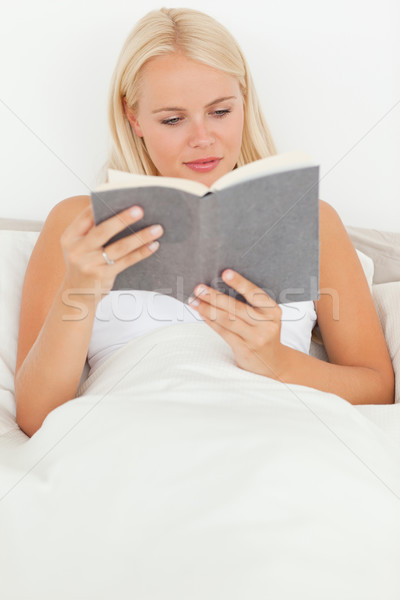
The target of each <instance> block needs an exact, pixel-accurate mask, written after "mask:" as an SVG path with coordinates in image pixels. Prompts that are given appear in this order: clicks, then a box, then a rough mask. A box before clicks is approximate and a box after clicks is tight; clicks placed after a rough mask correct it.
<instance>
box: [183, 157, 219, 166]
mask: <svg viewBox="0 0 400 600" xmlns="http://www.w3.org/2000/svg"><path fill="white" fill-rule="evenodd" d="M215 160H221V159H220V158H219V157H218V156H208V157H207V158H198V159H197V160H190V161H188V162H186V163H185V165H202V164H205V163H209V162H214V161H215Z"/></svg>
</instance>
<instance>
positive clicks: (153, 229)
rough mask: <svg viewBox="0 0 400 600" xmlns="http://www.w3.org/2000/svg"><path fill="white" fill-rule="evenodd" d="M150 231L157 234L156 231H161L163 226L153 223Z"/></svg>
mask: <svg viewBox="0 0 400 600" xmlns="http://www.w3.org/2000/svg"><path fill="white" fill-rule="evenodd" d="M150 231H151V233H152V235H157V234H158V233H162V231H163V228H162V227H161V225H153V227H152V228H151V229H150Z"/></svg>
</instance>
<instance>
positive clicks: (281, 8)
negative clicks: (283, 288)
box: [0, 0, 400, 231]
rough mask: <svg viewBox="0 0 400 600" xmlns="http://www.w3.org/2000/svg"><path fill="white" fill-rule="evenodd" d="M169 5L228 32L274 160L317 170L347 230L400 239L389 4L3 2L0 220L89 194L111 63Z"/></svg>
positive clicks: (386, 0)
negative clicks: (297, 161)
mask: <svg viewBox="0 0 400 600" xmlns="http://www.w3.org/2000/svg"><path fill="white" fill-rule="evenodd" d="M164 5H166V6H181V5H184V6H188V7H192V8H200V9H201V10H203V11H204V12H207V13H209V14H210V15H212V16H214V17H215V18H217V19H218V20H220V21H221V22H222V23H223V24H224V25H225V26H227V27H228V29H230V31H231V32H232V33H233V34H234V35H235V37H236V38H237V40H238V41H239V44H240V45H241V47H242V49H243V51H244V52H245V54H246V56H247V58H248V61H249V64H250V66H251V69H252V73H253V77H254V79H255V82H256V86H257V89H258V92H259V95H260V98H261V101H262V105H263V108H264V113H265V116H266V118H267V121H268V123H269V126H270V129H271V131H272V135H273V137H274V139H275V142H276V145H277V148H278V151H279V152H286V151H289V150H295V149H301V150H304V151H306V152H308V153H309V154H310V155H311V156H312V157H313V158H314V159H315V160H316V161H318V162H319V164H320V165H321V171H320V174H321V181H320V193H319V196H320V198H322V199H324V200H326V201H328V202H329V203H331V204H332V205H333V206H334V207H335V208H336V210H337V211H338V212H339V214H340V216H341V218H342V220H343V221H344V223H345V224H346V225H354V226H359V227H373V228H377V229H384V230H388V231H394V230H396V231H400V219H399V216H398V215H399V211H398V208H397V205H398V204H399V201H400V183H399V173H400V72H399V57H400V42H399V36H398V31H399V29H400V3H399V2H398V0H381V1H380V2H377V1H376V2H371V1H369V0H367V1H362V0H335V2H321V1H318V0H303V1H302V2H299V1H298V0H280V1H278V0H271V1H269V2H268V1H264V2H256V1H255V0H246V1H242V2H240V3H233V2H231V1H229V2H227V1H226V0H224V1H222V2H219V3H217V2H215V0H214V1H209V0H204V1H203V2H202V3H201V6H200V5H199V3H198V2H194V1H191V0H185V2H184V3H182V4H181V3H180V2H179V3H172V4H164V3H163V1H162V0H161V1H157V2H154V1H151V0H150V1H148V2H146V3H145V8H143V4H142V3H139V2H133V1H132V0H131V1H129V2H128V1H126V0H113V1H112V2H111V1H110V0H90V1H86V2H84V1H82V0H58V1H57V2H54V0H36V1H35V2H31V1H29V0H19V1H18V2H11V1H6V2H4V0H3V2H2V18H1V21H0V52H1V56H2V63H3V68H2V75H1V83H0V123H1V137H0V161H1V165H2V201H1V211H0V217H14V218H28V219H45V217H46V216H47V214H48V212H49V211H50V209H51V208H52V206H54V205H55V204H56V203H57V202H59V201H60V200H62V199H63V198H66V197H68V196H74V195H77V194H89V193H90V189H91V188H92V187H94V186H95V183H96V177H97V175H98V171H99V169H100V167H101V166H102V164H103V162H104V161H105V160H106V156H107V153H106V150H107V135H108V134H107V122H106V96H107V91H108V85H109V80H110V77H111V73H112V70H113V67H114V64H115V61H116V59H117V56H118V54H119V51H120V49H121V46H122V44H123V42H124V40H125V38H126V36H127V34H128V33H129V31H130V30H131V29H132V27H133V25H134V23H135V22H136V21H137V20H138V19H139V18H141V17H142V16H143V15H144V14H145V13H147V12H148V11H149V10H151V9H154V8H161V7H162V6H164Z"/></svg>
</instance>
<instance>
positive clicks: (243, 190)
mask: <svg viewBox="0 0 400 600" xmlns="http://www.w3.org/2000/svg"><path fill="white" fill-rule="evenodd" d="M318 181H319V167H318V166H308V167H303V168H298V169H292V170H289V171H284V172H279V173H272V174H271V173H270V174H267V175H260V176H259V177H256V178H254V179H250V180H247V181H243V182H240V183H237V184H235V185H231V186H229V187H227V188H224V189H222V190H214V191H210V192H209V193H207V194H205V195H204V196H197V195H194V194H191V193H188V192H186V191H182V190H177V189H171V188H168V187H162V186H157V187H153V186H151V187H141V188H138V187H129V188H119V189H118V188H116V189H111V190H106V191H94V192H92V194H91V201H92V207H93V213H94V219H95V223H96V225H97V224H99V223H101V222H102V221H104V220H105V219H107V218H109V217H111V216H113V215H115V214H117V213H119V212H120V211H122V210H124V209H126V208H129V207H130V206H133V205H136V204H137V205H139V206H141V207H142V208H143V212H144V216H143V218H142V219H140V220H139V221H137V222H136V223H134V224H133V225H130V226H129V227H127V228H126V229H124V230H123V231H121V232H120V233H119V234H118V235H116V236H114V237H113V238H111V239H110V240H109V242H108V243H107V244H106V246H105V247H107V245H109V244H110V243H112V242H114V241H116V240H118V239H121V238H122V237H125V236H126V235H130V234H132V233H135V232H137V231H140V230H141V229H143V228H144V227H147V226H149V225H153V224H156V223H160V224H161V225H162V226H163V228H164V234H163V235H162V237H161V238H159V242H160V247H159V248H158V250H156V251H155V253H154V254H152V255H151V256H149V257H148V258H145V259H144V260H142V261H140V262H138V263H136V264H135V265H132V266H131V267H128V268H127V269H125V271H122V272H121V273H119V275H117V277H116V279H115V282H114V286H113V288H112V289H113V290H123V289H130V290H148V291H154V292H157V293H160V294H166V295H170V296H173V297H174V298H176V299H177V300H179V301H181V302H187V299H188V297H189V296H190V295H192V294H193V290H194V288H195V286H196V285H197V284H199V283H205V284H206V285H208V286H211V287H213V288H215V289H217V290H218V291H220V292H223V293H225V294H228V295H230V296H233V297H234V298H237V299H238V300H241V301H242V302H246V300H245V298H244V297H243V296H242V295H241V294H239V293H238V292H236V291H235V290H233V288H231V287H230V286H228V285H227V284H225V282H224V281H223V280H222V278H221V273H222V272H223V271H224V270H225V269H227V268H232V269H233V270H235V271H237V272H238V273H240V274H241V275H243V276H244V277H245V278H246V279H249V280H250V281H251V282H253V283H254V284H255V285H257V286H258V287H260V288H262V289H263V290H264V291H265V292H267V293H268V294H269V295H270V296H271V297H272V298H273V299H274V300H275V301H276V302H278V303H280V304H284V303H287V302H297V301H304V300H317V299H318V289H319V201H318Z"/></svg>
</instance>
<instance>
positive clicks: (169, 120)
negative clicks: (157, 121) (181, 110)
mask: <svg viewBox="0 0 400 600" xmlns="http://www.w3.org/2000/svg"><path fill="white" fill-rule="evenodd" d="M179 119H180V117H173V118H172V119H164V121H161V124H162V125H178V123H177V121H178V122H179ZM173 121H175V122H174V123H173Z"/></svg>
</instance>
